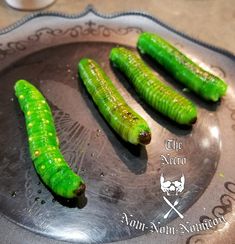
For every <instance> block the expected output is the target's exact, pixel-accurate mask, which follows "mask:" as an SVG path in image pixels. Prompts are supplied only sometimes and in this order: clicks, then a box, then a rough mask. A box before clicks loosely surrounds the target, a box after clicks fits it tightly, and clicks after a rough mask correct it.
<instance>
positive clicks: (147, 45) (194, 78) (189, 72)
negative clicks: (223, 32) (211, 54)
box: [137, 32, 227, 102]
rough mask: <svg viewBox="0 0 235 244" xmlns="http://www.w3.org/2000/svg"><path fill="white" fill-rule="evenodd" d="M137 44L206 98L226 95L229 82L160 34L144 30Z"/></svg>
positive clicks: (216, 98)
mask: <svg viewBox="0 0 235 244" xmlns="http://www.w3.org/2000/svg"><path fill="white" fill-rule="evenodd" d="M137 46H138V48H139V50H140V52H141V53H147V54H148V55H150V56H151V57H152V58H153V59H154V60H156V61H157V62H158V63H160V64H161V65H162V66H163V67H164V68H165V69H166V70H167V71H169V72H170V73H171V74H172V75H173V76H174V77H175V78H176V79H177V80H179V81H180V82H182V83H183V84H184V85H185V86H187V87H188V88H189V89H190V90H192V91H194V92H195V93H196V94H198V95H199V96H201V97H202V98H204V99H205V100H211V101H214V102H216V101H218V100H219V99H220V97H222V96H223V95H225V93H226V90H227V84H226V83H225V81H223V80H222V79H220V78H219V77H217V76H215V75H213V74H211V73H209V72H207V71H205V70H204V69H202V68H201V67H199V66H198V65H197V64H196V63H194V62H193V61H192V60H190V59H189V58H188V57H186V56H185V55H184V54H183V53H181V52H180V51H179V50H178V49H176V48H175V47H173V46H172V45H171V44H170V43H168V42H167V41H166V40H164V39H163V38H161V37H160V36H158V35H156V34H152V33H147V32H144V33H142V34H141V35H140V36H139V39H138V42H137Z"/></svg>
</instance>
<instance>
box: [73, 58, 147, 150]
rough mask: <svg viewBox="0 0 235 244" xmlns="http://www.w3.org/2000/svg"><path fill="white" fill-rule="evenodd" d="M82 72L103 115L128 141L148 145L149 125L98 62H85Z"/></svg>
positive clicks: (83, 62)
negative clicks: (129, 104) (132, 107)
mask: <svg viewBox="0 0 235 244" xmlns="http://www.w3.org/2000/svg"><path fill="white" fill-rule="evenodd" d="M78 72H79V74H80V77H81V78H82V81H83V83H84V85H85V86H86V88H87V90H88V92H89V94H90V95H91V96H92V99H93V100H94V102H95V104H96V105H97V107H98V109H99V111H100V112H101V114H102V115H103V116H104V118H105V119H106V121H107V122H108V123H109V124H110V126H111V127H112V128H113V129H114V130H115V131H116V132H117V133H118V134H119V135H120V136H121V137H122V138H123V139H124V140H125V141H128V142H130V143H132V144H144V145H146V144H148V143H150V140H151V132H150V128H149V126H148V124H147V122H146V121H145V120H144V119H143V118H142V117H141V116H140V115H138V114H137V113H136V112H135V111H133V110H132V109H131V108H130V107H129V106H128V105H127V103H126V102H125V100H124V99H123V97H122V96H121V95H120V93H119V92H118V91H117V89H116V88H115V86H114V85H113V83H112V81H111V80H110V79H109V77H108V76H107V75H106V74H105V73H104V71H103V70H102V69H101V67H100V66H99V65H98V64H97V63H96V62H95V61H94V60H91V59H87V58H84V59H82V60H81V61H80V62H79V64H78Z"/></svg>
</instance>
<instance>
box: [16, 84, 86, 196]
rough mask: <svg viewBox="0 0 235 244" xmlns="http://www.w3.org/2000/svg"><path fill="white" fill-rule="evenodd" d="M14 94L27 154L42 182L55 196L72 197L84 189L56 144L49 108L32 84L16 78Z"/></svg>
mask: <svg viewBox="0 0 235 244" xmlns="http://www.w3.org/2000/svg"><path fill="white" fill-rule="evenodd" d="M15 94H16V96H17V98H18V101H19V104H20V107H21V109H22V111H23V112H24V115H25V120H26V128H27V134H28V140H29V148H30V155H31V158H32V160H33V162H34V166H35V169H36V171H37V173H38V174H39V175H40V177H41V179H42V180H43V182H44V183H45V184H46V185H47V186H48V187H49V188H50V189H51V190H52V191H53V192H55V193H56V194H57V195H59V196H62V197H65V198H73V197H76V196H77V195H79V194H80V193H81V191H83V190H84V189H85V185H84V181H83V180H82V179H81V177H80V176H78V175H77V174H75V173H74V172H73V171H72V169H71V168H70V167H69V165H68V164H67V162H66V161H65V159H64V157H63V155H62V154H61V152H60V150H59V146H58V139H57V137H56V129H55V125H54V121H53V116H52V113H51V109H50V107H49V105H48V104H47V102H46V100H45V98H44V97H43V95H42V94H41V93H40V92H39V91H38V90H37V89H36V87H34V86H33V85H32V84H30V83H29V82H27V81H25V80H19V81H17V82H16V84H15Z"/></svg>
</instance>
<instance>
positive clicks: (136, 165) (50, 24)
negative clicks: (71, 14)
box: [0, 12, 235, 243]
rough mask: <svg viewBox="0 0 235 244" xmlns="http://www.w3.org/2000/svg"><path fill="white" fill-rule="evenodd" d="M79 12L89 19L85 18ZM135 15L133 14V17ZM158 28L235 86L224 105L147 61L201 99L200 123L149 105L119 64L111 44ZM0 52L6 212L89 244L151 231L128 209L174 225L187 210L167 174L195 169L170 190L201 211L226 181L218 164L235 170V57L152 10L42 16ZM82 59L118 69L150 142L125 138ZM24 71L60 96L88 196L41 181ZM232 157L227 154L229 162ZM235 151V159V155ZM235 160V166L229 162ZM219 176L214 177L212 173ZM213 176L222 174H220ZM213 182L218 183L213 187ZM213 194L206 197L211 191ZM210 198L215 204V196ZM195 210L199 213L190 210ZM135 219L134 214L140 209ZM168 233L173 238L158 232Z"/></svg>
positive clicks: (115, 75) (67, 138)
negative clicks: (22, 90) (171, 145)
mask: <svg viewBox="0 0 235 244" xmlns="http://www.w3.org/2000/svg"><path fill="white" fill-rule="evenodd" d="M78 20H79V21H78ZM127 20H128V21H127ZM143 30H144V31H153V32H158V33H159V34H161V35H162V36H164V37H166V38H167V39H169V40H171V41H172V42H173V43H174V44H175V45H177V46H178V47H179V48H180V49H181V50H183V51H184V52H186V53H187V54H188V55H190V56H191V57H192V58H194V59H197V61H199V63H200V64H201V65H203V66H206V67H207V68H208V69H210V70H211V71H212V72H214V73H217V74H218V75H220V76H223V77H222V78H225V79H226V81H227V82H228V83H229V84H230V87H229V91H228V94H227V96H226V97H225V98H224V99H222V101H221V102H220V103H218V104H210V103H206V102H203V101H201V100H200V99H199V98H197V97H196V96H195V95H193V94H191V93H189V92H183V91H182V89H183V87H182V86H181V85H178V84H176V82H175V81H174V80H172V79H171V78H170V77H169V76H168V75H167V73H165V71H163V70H162V68H161V67H159V66H156V65H154V64H153V62H152V61H151V60H149V59H147V58H146V57H143V58H144V59H145V61H146V62H147V63H148V64H149V65H150V66H151V67H152V68H153V70H154V71H155V72H157V73H158V74H159V75H160V76H161V77H162V78H163V79H164V81H165V82H166V83H168V84H169V85H171V86H173V87H174V88H175V89H177V90H178V91H180V92H181V93H183V94H184V95H185V96H187V97H189V98H190V99H192V100H193V101H194V102H195V103H196V104H197V106H198V110H199V115H198V121H197V123H196V124H195V125H194V126H193V128H185V127H180V126H178V125H176V124H174V123H172V122H171V121H169V120H168V119H166V118H164V117H163V116H161V115H160V114H158V113H157V112H155V111H153V110H152V109H151V108H149V107H148V106H147V105H146V104H145V103H143V102H142V101H141V100H140V99H139V97H138V96H137V95H136V94H135V92H134V91H133V88H132V87H131V86H130V85H129V83H128V81H127V80H126V79H125V77H123V76H122V75H121V74H120V73H119V72H118V71H116V70H115V69H114V68H112V67H111V65H110V63H109V60H108V56H109V51H110V49H111V48H112V47H114V46H116V45H125V46H128V47H129V48H131V49H133V50H134V51H136V50H135V42H136V38H137V36H138V34H139V33H140V32H141V31H143ZM1 37H2V39H1V42H2V47H1V52H0V64H1V65H0V66H1V69H0V81H1V82H0V105H1V106H0V116H1V117H0V135H1V137H0V144H1V150H0V162H1V165H0V172H1V178H0V185H1V190H0V211H1V213H2V214H3V215H5V216H6V217H7V218H9V219H10V220H12V221H14V222H15V223H17V224H19V225H21V226H22V227H25V228H28V229H30V230H32V231H34V232H37V233H41V234H43V235H47V236H50V237H52V238H56V239H62V240H67V241H79V243H95V242H97V243H101V242H102V243H103V242H111V241H117V240H123V239H129V238H133V237H136V236H139V235H143V234H145V233H148V232H150V231H151V230H150V226H149V228H145V229H144V230H143V231H142V230H141V231H140V229H136V228H132V227H131V226H129V225H127V223H126V222H125V220H124V213H125V214H126V215H128V216H129V217H130V216H131V215H132V216H133V218H134V219H135V220H139V221H141V222H143V223H150V222H154V223H159V226H164V225H167V224H169V223H172V221H173V219H175V218H176V217H178V215H177V214H176V213H175V212H174V211H172V212H171V213H170V215H169V217H168V218H167V219H164V218H163V216H164V215H165V213H166V212H167V211H168V210H169V206H168V205H167V204H166V202H165V201H164V200H163V195H164V194H163V192H162V191H161V189H160V175H161V174H162V173H163V175H164V176H165V177H166V178H167V179H168V180H176V179H179V178H180V177H181V175H182V174H184V176H185V188H184V191H183V192H182V193H181V194H179V196H171V197H168V198H169V200H170V201H171V202H172V203H173V202H174V201H175V199H178V200H179V205H178V206H177V209H178V210H179V211H180V212H181V213H183V214H184V215H185V216H187V218H189V219H190V218H191V219H193V218H197V217H198V216H200V215H202V213H200V211H201V208H202V207H201V206H199V207H198V206H197V208H196V209H195V208H194V206H195V204H194V203H195V202H196V201H197V200H198V199H199V198H200V197H201V195H202V194H203V193H204V191H205V190H206V189H207V193H205V194H204V195H203V196H204V200H205V198H206V199H207V201H209V202H210V204H212V205H213V202H212V203H211V201H212V198H211V197H210V193H209V194H208V189H210V190H212V189H213V188H211V187H214V186H215V185H218V184H221V185H223V183H221V182H218V177H216V176H215V173H216V169H217V165H218V167H221V168H222V169H223V174H224V172H225V171H226V170H227V172H228V173H227V175H226V177H228V179H230V178H231V179H234V176H233V175H232V174H231V173H232V172H231V170H229V169H230V167H231V164H232V160H234V159H235V155H234V152H233V150H232V145H234V143H235V139H234V136H233V137H229V141H228V140H226V139H227V135H231V134H232V133H233V134H234V129H235V128H234V119H235V117H234V108H235V107H234V106H235V99H234V84H232V83H231V81H232V78H234V77H235V72H234V70H233V69H232V67H233V65H234V61H232V60H231V59H229V58H228V57H226V56H224V55H222V54H220V53H216V52H215V51H212V50H209V49H208V48H205V47H203V46H200V45H197V44H195V43H194V42H192V41H190V40H188V39H186V38H183V37H181V36H179V35H177V34H175V33H173V32H171V31H169V30H167V29H166V28H164V27H162V26H161V25H160V24H157V23H156V22H154V21H153V20H151V19H148V18H146V17H144V16H141V15H139V16H135V15H131V14H130V15H120V16H119V17H116V18H102V17H100V16H98V15H96V14H94V13H93V12H88V13H86V14H85V15H84V16H82V17H81V16H80V18H61V17H55V16H42V17H38V18H33V19H32V20H30V21H28V22H26V23H25V24H24V25H21V26H20V27H18V28H16V29H13V30H12V31H11V32H9V33H5V34H2V36H1ZM82 57H90V58H94V59H95V60H96V61H97V62H98V63H100V64H101V66H102V67H103V68H104V70H105V71H106V72H107V74H108V75H109V76H110V77H111V79H112V80H113V82H114V83H115V85H116V86H117V87H118V89H119V91H120V92H121V94H122V95H123V96H124V97H125V99H126V101H127V102H128V104H130V106H132V107H133V108H134V109H135V110H136V111H138V112H139V113H140V114H141V115H142V116H143V117H144V118H145V119H146V120H147V121H148V123H149V125H150V127H151V129H152V134H153V137H152V142H151V144H150V145H148V146H146V147H141V146H131V145H129V144H128V143H125V142H123V141H122V140H121V139H120V138H119V136H118V135H116V134H115V133H114V131H113V130H112V129H111V128H110V127H109V126H108V124H107V123H106V122H105V121H104V119H103V118H102V116H101V115H100V114H99V112H98V110H97V108H96V106H95V105H94V103H93V102H92V100H91V97H90V96H89V95H88V94H87V92H86V90H85V88H84V86H83V85H82V83H81V81H80V79H79V77H77V71H76V65H77V62H78V61H79V59H81V58H82ZM20 78H24V79H27V80H30V81H31V82H32V83H33V84H35V85H36V86H37V87H38V88H39V89H40V90H41V91H42V92H43V94H44V95H45V97H46V98H47V100H48V102H49V103H50V105H51V107H52V110H53V114H54V118H55V122H56V127H57V131H58V136H59V139H60V142H61V149H62V152H63V154H64V155H65V158H66V159H67V160H68V162H69V163H70V165H71V167H72V168H73V170H74V171H76V172H77V173H79V174H80V175H81V176H83V177H84V179H85V181H86V185H87V192H86V198H83V199H81V201H80V202H79V204H78V206H77V205H75V204H74V202H67V201H64V200H61V199H58V198H56V199H55V198H54V196H53V195H52V194H51V192H50V191H49V190H48V189H47V188H46V187H45V186H44V185H43V184H42V183H40V180H39V177H38V176H37V174H36V173H35V170H34V168H33V164H32V162H31V160H30V158H29V154H28V145H27V137H26V131H25V126H24V118H23V115H22V113H21V111H20V109H19V106H18V103H17V101H16V99H15V97H14V92H13V86H14V83H15V81H16V80H17V79H20ZM169 139H174V140H176V141H177V142H181V143H182V145H183V149H182V150H179V151H173V150H172V151H168V150H166V148H165V141H166V140H169ZM168 154H169V156H171V157H183V158H186V159H185V161H184V162H185V163H184V164H181V163H182V161H180V163H179V164H178V165H169V164H167V163H166V161H163V160H162V156H161V155H165V156H166V157H167V156H168ZM221 159H222V161H221ZM231 159H232V160H231ZM225 163H226V169H224V166H223V165H224V164H225ZM212 179H213V180H212ZM211 180H212V181H211ZM209 183H211V184H210V187H208V185H209ZM205 196H206V197H205ZM204 203H205V205H206V204H208V203H207V202H205V201H204ZM190 207H191V209H193V208H194V211H191V212H190V211H188V212H187V213H189V215H187V213H186V210H188V209H189V208H190ZM130 218H131V217H130ZM158 238H159V240H161V238H164V237H163V236H158Z"/></svg>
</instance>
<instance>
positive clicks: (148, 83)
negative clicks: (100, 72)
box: [110, 48, 197, 125]
mask: <svg viewBox="0 0 235 244" xmlns="http://www.w3.org/2000/svg"><path fill="white" fill-rule="evenodd" d="M110 60H111V61H112V63H113V64H114V65H115V67H117V68H118V69H120V70H121V71H122V72H123V73H124V74H125V75H126V76H127V78H129V80H130V81H131V82H132V84H133V86H134V87H135V89H136V91H137V93H138V94H139V95H140V96H141V97H142V98H143V99H144V100H145V101H146V102H147V103H148V104H150V105H151V106H152V107H153V108H155V109H156V110H158V111H159V112H161V113H162V114H164V115H165V116H168V117H169V118H170V119H172V120H174V121H176V122H177V123H179V124H186V125H187V124H192V123H194V122H195V121H196V118H197V110H196V107H195V105H194V104H193V103H192V102H190V101H189V100H188V99H186V98H185V97H183V96H181V95H180V94H179V93H177V92H175V91H174V90H173V89H171V88H170V87H169V86H167V85H165V84H164V83H162V82H161V81H160V80H159V79H158V78H157V77H156V75H155V74H154V73H153V72H152V71H151V70H150V68H149V67H148V66H147V65H146V64H145V63H144V62H143V61H142V60H141V59H140V58H139V57H138V56H137V55H136V54H135V53H133V52H132V51H130V50H128V49H125V48H113V49H112V51H111V53H110Z"/></svg>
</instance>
